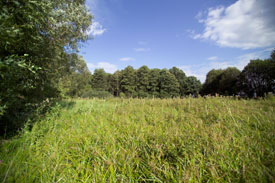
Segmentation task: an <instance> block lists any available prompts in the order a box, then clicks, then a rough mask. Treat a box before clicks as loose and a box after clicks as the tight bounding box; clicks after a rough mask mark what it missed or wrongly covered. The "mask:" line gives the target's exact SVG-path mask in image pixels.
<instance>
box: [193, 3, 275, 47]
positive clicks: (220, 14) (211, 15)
mask: <svg viewBox="0 0 275 183" xmlns="http://www.w3.org/2000/svg"><path fill="white" fill-rule="evenodd" d="M274 12H275V1H274V0H238V1H236V2H235V3H234V4H232V5H231V6H229V7H224V6H219V7H216V8H209V9H208V14H207V17H206V18H205V19H203V13H202V12H199V13H198V14H197V16H196V19H198V21H199V22H200V23H204V31H203V32H202V33H199V34H196V33H194V32H193V33H192V35H191V37H193V38H194V39H205V40H212V41H214V42H216V43H217V44H218V45H219V46H222V47H234V48H241V49H253V48H262V47H269V46H274V45H275V24H274V22H275V16H274Z"/></svg>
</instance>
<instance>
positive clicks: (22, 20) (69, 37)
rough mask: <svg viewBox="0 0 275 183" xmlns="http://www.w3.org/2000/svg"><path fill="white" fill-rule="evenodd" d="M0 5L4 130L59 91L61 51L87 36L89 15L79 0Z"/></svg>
mask: <svg viewBox="0 0 275 183" xmlns="http://www.w3.org/2000/svg"><path fill="white" fill-rule="evenodd" d="M0 7H1V11H0V40H1V41H0V73H1V74H0V75H1V76H0V77H1V79H0V88H1V89H0V113H1V115H0V121H1V123H0V129H1V130H7V131H9V130H12V129H16V128H18V127H19V126H20V123H18V121H19V120H16V119H20V121H24V120H23V118H25V117H26V116H29V114H30V112H31V111H32V110H33V108H35V107H34V106H36V108H37V104H39V103H41V102H42V101H43V100H45V99H47V98H54V97H57V96H59V93H60V91H58V83H59V80H60V78H61V77H62V76H63V74H64V72H67V69H68V67H67V66H68V64H69V60H68V59H67V55H68V53H72V52H76V51H77V50H78V45H79V42H82V41H85V40H87V39H88V35H87V33H86V32H87V30H88V28H89V26H90V24H91V18H92V16H91V15H90V13H89V11H88V9H87V8H86V5H85V1H83V0H66V1H65V0H24V1H23V0H12V1H11V0H1V1H0ZM1 132H2V131H1ZM2 134H3V133H2Z"/></svg>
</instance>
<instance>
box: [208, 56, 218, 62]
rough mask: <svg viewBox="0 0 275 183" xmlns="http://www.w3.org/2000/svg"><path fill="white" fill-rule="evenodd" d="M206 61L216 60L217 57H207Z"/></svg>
mask: <svg viewBox="0 0 275 183" xmlns="http://www.w3.org/2000/svg"><path fill="white" fill-rule="evenodd" d="M207 60H211V61H214V60H218V57H217V56H213V57H209V58H207Z"/></svg>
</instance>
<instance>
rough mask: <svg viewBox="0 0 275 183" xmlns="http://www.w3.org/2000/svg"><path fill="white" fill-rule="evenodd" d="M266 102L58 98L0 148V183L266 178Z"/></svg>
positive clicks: (273, 170) (271, 159)
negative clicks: (46, 110) (48, 110)
mask: <svg viewBox="0 0 275 183" xmlns="http://www.w3.org/2000/svg"><path fill="white" fill-rule="evenodd" d="M274 109H275V103H274V101H272V100H233V99H229V98H206V99H203V98H199V99H192V98H186V99H165V100H161V99H106V100H99V99H91V100H70V101H63V102H61V103H60V104H59V105H57V106H56V107H55V108H54V109H53V110H52V111H51V112H50V113H48V114H47V115H46V117H45V118H43V119H42V120H41V121H39V122H37V123H36V124H35V125H34V126H33V128H32V130H27V128H26V129H25V130H24V131H23V132H22V134H21V135H20V136H19V137H17V138H13V139H11V140H8V141H2V144H1V149H0V160H1V161H2V162H1V164H0V182H1V181H2V182H20V183H23V182H249V183H250V182H274V180H275V112H274Z"/></svg>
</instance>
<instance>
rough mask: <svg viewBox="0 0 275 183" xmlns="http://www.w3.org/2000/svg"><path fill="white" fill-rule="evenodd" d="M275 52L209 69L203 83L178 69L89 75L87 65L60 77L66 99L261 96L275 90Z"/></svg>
mask: <svg viewBox="0 0 275 183" xmlns="http://www.w3.org/2000/svg"><path fill="white" fill-rule="evenodd" d="M274 59H275V50H274V51H273V52H272V53H271V57H270V58H269V59H266V60H260V59H257V60H251V61H250V63H249V64H248V65H247V66H246V67H245V68H244V69H243V70H242V71H240V70H238V69H237V68H235V67H228V68H226V69H217V70H216V69H213V70H211V71H209V72H208V73H207V76H206V81H205V82H204V83H203V84H201V82H200V81H199V80H198V79H197V78H196V77H194V76H189V77H187V76H186V74H185V73H184V72H183V71H182V70H181V69H179V68H177V67H173V68H171V69H169V70H167V69H149V68H148V67H147V66H142V67H140V68H139V69H136V70H135V69H134V68H133V67H131V66H128V67H126V68H125V69H123V70H121V71H116V72H115V73H114V74H109V73H106V72H105V71H104V70H103V69H95V71H94V73H93V74H90V73H89V71H88V68H87V66H85V67H84V68H82V70H78V71H77V72H73V73H72V74H71V75H69V78H63V81H62V83H63V88H64V90H65V91H66V92H65V95H67V96H70V97H108V96H115V97H139V98H144V97H158V98H173V97H185V96H189V95H191V96H193V97H194V96H198V95H199V94H200V95H216V94H219V95H224V96H232V95H238V96H240V97H263V96H264V95H265V94H266V93H268V92H273V93H274V91H275V76H274V74H275V61H274Z"/></svg>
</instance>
